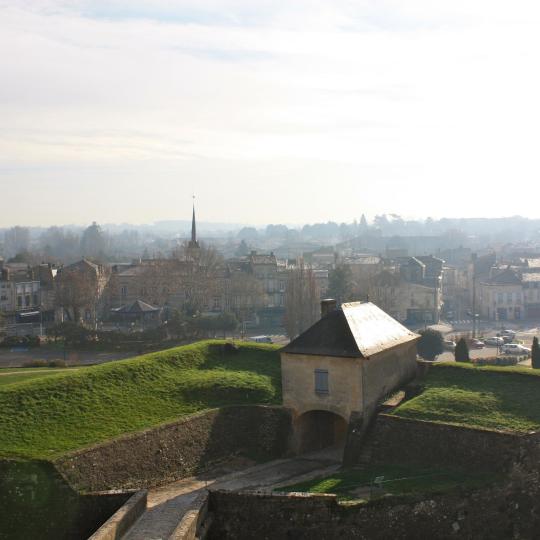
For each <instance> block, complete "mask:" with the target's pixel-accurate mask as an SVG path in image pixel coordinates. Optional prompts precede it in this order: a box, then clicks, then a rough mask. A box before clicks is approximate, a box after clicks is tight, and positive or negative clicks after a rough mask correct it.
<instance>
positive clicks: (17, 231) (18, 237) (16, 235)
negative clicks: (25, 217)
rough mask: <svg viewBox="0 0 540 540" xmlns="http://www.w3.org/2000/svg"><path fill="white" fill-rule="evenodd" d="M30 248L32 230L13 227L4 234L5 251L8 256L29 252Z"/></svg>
mask: <svg viewBox="0 0 540 540" xmlns="http://www.w3.org/2000/svg"><path fill="white" fill-rule="evenodd" d="M29 248H30V229H28V228H27V227H18V226H17V227H12V228H11V229H8V230H7V231H5V233H4V250H5V254H6V255H8V256H13V255H15V254H17V253H21V252H24V251H28V249H29Z"/></svg>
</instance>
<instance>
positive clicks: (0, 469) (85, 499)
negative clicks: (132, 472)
mask: <svg viewBox="0 0 540 540" xmlns="http://www.w3.org/2000/svg"><path fill="white" fill-rule="evenodd" d="M130 496H131V493H102V494H89V495H82V496H81V495H79V494H78V493H76V492H75V491H74V490H73V489H72V488H71V487H70V486H68V485H67V484H66V482H65V481H64V479H63V478H62V477H61V476H60V475H59V474H58V472H57V471H56V470H55V469H54V467H53V466H52V465H51V464H50V463H45V462H37V461H9V460H3V461H0V539H1V540H28V539H30V538H36V539H37V538H39V539H42V540H49V539H50V540H80V539H81V538H88V536H90V535H91V534H92V533H93V532H94V531H95V530H96V529H97V528H98V527H99V526H100V525H101V524H102V523H103V522H104V521H106V520H107V519H108V518H109V517H110V516H111V515H112V514H113V513H114V512H116V510H117V509H118V508H119V507H120V506H122V505H123V504H124V502H125V501H126V500H127V499H128V498H129V497H130Z"/></svg>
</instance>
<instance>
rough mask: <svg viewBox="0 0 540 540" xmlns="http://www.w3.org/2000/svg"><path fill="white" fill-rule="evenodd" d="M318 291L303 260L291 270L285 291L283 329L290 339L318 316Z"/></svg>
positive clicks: (309, 269)
mask: <svg viewBox="0 0 540 540" xmlns="http://www.w3.org/2000/svg"><path fill="white" fill-rule="evenodd" d="M319 299H320V292H319V287H318V285H317V282H316V281H315V276H314V274H313V271H312V270H311V268H306V267H305V266H304V263H303V261H300V264H299V265H298V267H297V268H295V269H294V270H292V271H291V272H290V274H289V279H288V280H287V288H286V291H285V329H286V330H287V335H288V336H289V337H290V338H291V339H292V338H294V337H296V336H297V335H299V334H301V333H302V332H303V331H304V330H306V329H307V328H309V327H310V326H311V325H312V324H313V323H314V322H316V321H317V319H318V318H319Z"/></svg>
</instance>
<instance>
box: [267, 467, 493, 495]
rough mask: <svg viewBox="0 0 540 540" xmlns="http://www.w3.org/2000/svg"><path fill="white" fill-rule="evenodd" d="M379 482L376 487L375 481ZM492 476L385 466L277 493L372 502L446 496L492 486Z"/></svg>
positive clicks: (346, 472)
mask: <svg viewBox="0 0 540 540" xmlns="http://www.w3.org/2000/svg"><path fill="white" fill-rule="evenodd" d="M376 479H378V480H379V481H380V483H378V484H377V485H376V484H375V483H374V481H375V480H376ZM494 480H496V478H495V477H494V475H493V474H491V473H490V474H485V473H479V474H471V473H465V472H462V471H458V470H444V469H440V468H437V469H427V468H418V467H415V468H413V467H407V466H403V465H392V464H384V465H379V466H373V467H368V468H366V469H345V470H342V471H339V472H336V473H335V474H333V475H331V476H327V477H325V478H316V479H313V480H309V481H307V482H302V483H299V484H295V485H292V486H287V487H286V488H278V489H277V490H276V491H287V492H291V491H299V492H307V493H335V494H336V495H337V496H338V499H340V500H354V499H369V498H372V497H374V498H377V497H380V496H382V495H387V494H391V495H406V494H414V493H443V492H445V491H448V490H451V489H455V488H458V487H462V488H463V487H468V488H472V487H478V486H481V485H485V484H486V483H491V482H493V481H494Z"/></svg>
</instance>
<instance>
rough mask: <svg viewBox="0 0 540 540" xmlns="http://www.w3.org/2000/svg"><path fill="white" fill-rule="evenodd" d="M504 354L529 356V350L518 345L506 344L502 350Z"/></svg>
mask: <svg viewBox="0 0 540 540" xmlns="http://www.w3.org/2000/svg"><path fill="white" fill-rule="evenodd" d="M502 351H503V353H504V354H527V355H529V354H531V349H529V348H528V347H524V346H523V345H520V344H519V343H507V344H506V345H504V347H503V349H502Z"/></svg>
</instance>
